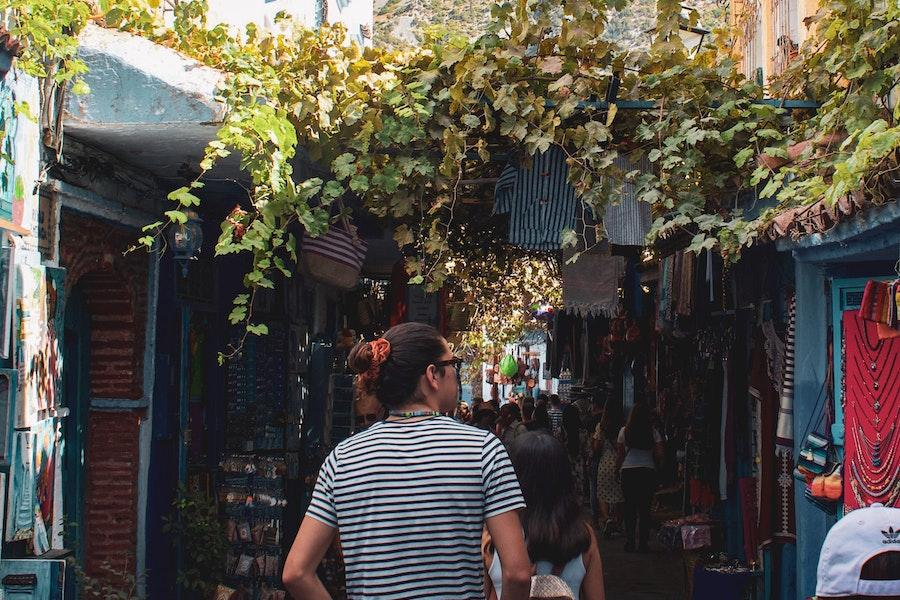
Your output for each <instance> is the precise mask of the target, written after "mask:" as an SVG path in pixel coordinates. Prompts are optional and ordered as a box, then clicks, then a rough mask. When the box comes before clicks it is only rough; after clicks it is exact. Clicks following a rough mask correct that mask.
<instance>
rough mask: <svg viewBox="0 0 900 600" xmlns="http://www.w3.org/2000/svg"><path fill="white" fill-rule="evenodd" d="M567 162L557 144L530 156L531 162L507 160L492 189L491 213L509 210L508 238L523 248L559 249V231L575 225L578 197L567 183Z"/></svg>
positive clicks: (560, 240) (560, 239)
mask: <svg viewBox="0 0 900 600" xmlns="http://www.w3.org/2000/svg"><path fill="white" fill-rule="evenodd" d="M568 177H569V166H568V165H567V164H566V155H565V153H564V152H563V151H562V149H561V148H559V147H558V146H552V147H551V148H550V149H549V150H547V151H546V152H544V153H543V154H536V155H534V157H532V161H531V165H530V166H526V165H520V164H508V165H507V166H506V168H504V169H503V172H502V173H501V174H500V178H499V179H498V180H497V185H496V187H495V189H494V214H509V216H510V218H509V242H510V243H511V244H513V245H515V246H519V247H520V248H525V249H526V250H559V249H560V248H561V247H562V244H561V242H562V232H563V230H564V229H573V228H574V227H575V212H576V207H577V205H578V197H577V194H576V192H575V188H573V187H572V186H571V185H569V183H568Z"/></svg>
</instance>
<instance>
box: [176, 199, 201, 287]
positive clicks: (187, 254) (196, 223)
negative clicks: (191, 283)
mask: <svg viewBox="0 0 900 600" xmlns="http://www.w3.org/2000/svg"><path fill="white" fill-rule="evenodd" d="M184 214H185V215H187V222H186V223H180V224H178V225H176V226H175V227H174V229H173V232H174V233H173V234H172V254H173V256H174V258H175V260H176V261H177V262H179V263H181V274H182V276H183V277H187V274H188V264H189V263H190V261H192V260H196V259H197V255H198V254H200V250H201V249H202V248H203V219H201V218H200V215H198V214H197V213H196V212H194V211H192V210H187V211H184Z"/></svg>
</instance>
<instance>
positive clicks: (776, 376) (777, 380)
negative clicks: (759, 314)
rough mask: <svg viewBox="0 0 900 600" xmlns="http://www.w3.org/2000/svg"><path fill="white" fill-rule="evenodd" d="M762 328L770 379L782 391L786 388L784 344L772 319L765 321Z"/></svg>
mask: <svg viewBox="0 0 900 600" xmlns="http://www.w3.org/2000/svg"><path fill="white" fill-rule="evenodd" d="M761 328H762V333H763V336H764V337H765V349H766V357H767V359H768V361H767V362H768V364H767V369H768V372H769V379H771V380H772V383H773V384H774V385H775V389H776V390H780V389H782V387H783V386H784V342H783V341H782V340H781V338H780V337H778V334H777V333H776V332H775V323H774V322H773V321H772V320H771V319H769V320H767V321H764V322H763V324H762V326H761Z"/></svg>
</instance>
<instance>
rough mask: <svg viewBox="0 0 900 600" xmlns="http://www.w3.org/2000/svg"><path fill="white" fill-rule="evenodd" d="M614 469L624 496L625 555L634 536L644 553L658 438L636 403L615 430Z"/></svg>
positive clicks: (645, 409)
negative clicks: (615, 456)
mask: <svg viewBox="0 0 900 600" xmlns="http://www.w3.org/2000/svg"><path fill="white" fill-rule="evenodd" d="M617 441H618V467H619V477H620V481H621V483H622V494H623V495H624V496H625V506H624V513H625V539H626V541H625V551H626V552H634V550H635V545H634V543H635V533H638V534H639V535H638V537H637V540H638V547H637V549H638V550H639V551H640V552H647V551H648V547H647V541H648V540H649V538H650V505H651V503H652V501H653V494H654V492H655V491H656V462H657V461H659V460H661V459H662V455H663V444H662V436H660V434H659V432H658V431H657V430H656V429H654V428H653V425H652V422H651V415H650V408H649V407H648V406H647V404H646V403H644V402H639V403H637V404H635V405H634V407H632V409H631V413H630V414H629V415H628V422H627V423H626V425H625V427H623V428H622V429H620V430H619V437H618V440H617Z"/></svg>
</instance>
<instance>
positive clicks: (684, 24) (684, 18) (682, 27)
mask: <svg viewBox="0 0 900 600" xmlns="http://www.w3.org/2000/svg"><path fill="white" fill-rule="evenodd" d="M692 12H693V9H692V8H690V7H688V6H684V5H682V6H681V13H680V14H679V15H678V37H680V38H681V42H682V43H683V44H684V47H685V48H686V49H687V51H688V54H689V55H691V56H693V55H694V54H696V53H697V52H698V51H699V50H700V48H702V47H703V42H704V41H706V36H707V35H709V34H710V31H709V30H708V29H704V28H703V27H700V26H699V25H691V13H692ZM647 33H649V34H650V35H651V37H652V38H654V39H655V38H656V33H657V30H656V28H655V27H654V28H653V29H651V30H650V31H648V32H647Z"/></svg>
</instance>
